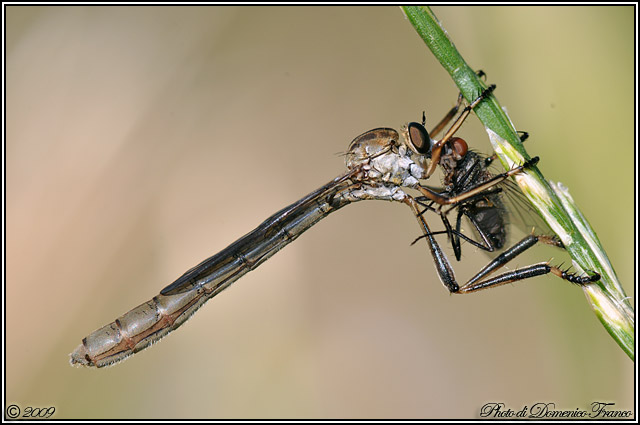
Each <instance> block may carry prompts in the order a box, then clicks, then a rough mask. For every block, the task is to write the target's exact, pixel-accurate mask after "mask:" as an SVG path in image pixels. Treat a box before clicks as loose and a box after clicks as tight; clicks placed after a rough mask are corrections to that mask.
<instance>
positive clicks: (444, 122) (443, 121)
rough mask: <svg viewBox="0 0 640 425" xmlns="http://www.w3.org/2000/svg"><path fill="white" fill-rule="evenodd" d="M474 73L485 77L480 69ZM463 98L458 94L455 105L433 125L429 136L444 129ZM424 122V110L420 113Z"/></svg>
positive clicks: (454, 114)
mask: <svg viewBox="0 0 640 425" xmlns="http://www.w3.org/2000/svg"><path fill="white" fill-rule="evenodd" d="M476 74H477V75H478V77H480V78H482V77H486V74H485V73H484V71H482V70H479V71H478V72H476ZM463 99H464V97H462V93H460V94H458V101H457V102H456V105H455V106H454V107H453V108H451V109H450V110H449V112H447V115H445V116H444V118H442V119H441V120H440V122H439V123H438V124H436V126H435V127H433V129H432V130H431V131H430V132H429V134H430V135H431V136H436V135H437V134H439V133H440V132H441V131H442V130H444V128H445V127H446V126H447V124H449V123H450V122H451V120H452V119H453V117H455V116H456V114H457V113H458V111H459V110H460V106H462V100H463ZM425 123H426V118H425V116H424V112H423V113H422V125H425Z"/></svg>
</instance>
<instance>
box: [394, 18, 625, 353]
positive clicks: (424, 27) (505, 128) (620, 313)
mask: <svg viewBox="0 0 640 425" xmlns="http://www.w3.org/2000/svg"><path fill="white" fill-rule="evenodd" d="M402 10H403V12H404V13H405V15H406V16H407V18H408V19H409V21H410V22H411V24H412V25H413V27H414V28H415V29H416V31H417V32H418V34H419V35H420V37H421V38H422V40H423V41H424V42H425V44H426V45H427V46H428V47H429V49H431V52H432V53H433V55H434V56H435V57H436V58H437V59H438V61H439V62H440V64H441V65H442V66H443V67H444V68H445V69H446V70H447V72H448V73H449V74H450V75H451V77H452V79H453V80H454V82H455V83H456V85H457V86H458V88H459V89H460V92H461V93H462V95H463V96H464V97H465V99H467V101H469V102H470V101H472V100H473V99H475V98H476V97H477V96H478V95H479V94H480V93H481V92H482V91H483V90H484V89H485V86H484V84H483V83H482V81H481V80H480V78H479V77H478V76H477V75H476V73H475V71H474V70H473V69H471V68H470V67H469V65H467V63H466V62H465V60H464V59H463V58H462V56H461V55H460V53H459V52H458V50H457V49H456V47H455V46H454V44H453V42H452V41H451V40H450V39H449V37H448V36H447V34H446V32H445V31H444V29H443V28H442V25H441V24H440V22H439V21H438V19H437V18H436V17H435V15H434V14H433V12H432V11H431V9H429V8H428V7H423V6H403V7H402ZM474 111H475V113H476V115H477V116H478V119H479V120H480V121H481V122H482V124H483V125H484V126H485V129H486V131H487V133H488V134H489V139H490V141H491V144H492V146H493V149H494V151H495V152H496V154H497V155H498V158H499V159H500V161H501V162H502V164H503V165H504V167H505V169H507V170H508V169H511V168H513V167H514V166H517V165H520V164H522V163H523V162H524V161H526V160H527V159H529V158H530V157H529V155H528V154H527V152H526V151H525V149H524V147H523V146H522V143H521V142H520V138H519V136H518V133H517V132H516V129H515V128H514V126H513V124H512V123H511V120H510V118H509V117H508V116H507V114H506V112H505V111H504V110H503V109H502V108H501V107H500V105H499V104H498V101H497V99H496V98H495V96H493V95H492V96H490V97H489V98H487V99H486V101H484V102H482V103H481V104H480V105H478V106H477V107H476V108H475V109H474ZM515 180H516V182H517V183H518V185H519V186H520V188H521V190H522V191H523V192H524V194H525V195H526V196H527V198H528V199H529V200H530V201H531V203H532V204H533V206H534V207H535V209H536V210H537V211H538V212H539V213H540V215H541V216H542V217H543V218H544V220H545V221H546V222H547V224H549V226H550V227H551V229H553V231H554V232H556V234H557V235H558V236H559V237H560V239H561V240H562V242H563V244H564V246H565V248H566V250H567V251H568V252H569V255H570V256H571V258H572V259H573V265H574V267H575V268H576V269H577V270H578V272H581V273H584V271H585V270H592V271H595V272H597V273H599V274H600V276H601V279H600V280H599V281H598V282H595V283H592V284H587V285H583V286H582V288H583V290H584V293H585V296H586V297H587V300H588V301H589V303H590V305H591V307H592V309H593V311H594V312H595V313H596V316H597V317H598V319H599V320H600V322H601V323H602V324H603V325H604V327H605V328H606V330H607V331H608V332H609V334H610V335H611V336H612V337H613V338H614V340H615V341H616V342H617V343H618V345H620V347H621V348H622V349H623V350H624V352H625V353H627V355H628V356H629V357H630V358H631V359H632V360H633V359H634V334H635V320H634V312H633V308H632V307H631V304H630V303H629V298H628V297H627V296H626V294H625V293H624V290H623V289H622V286H621V285H620V282H619V281H618V278H617V276H616V274H615V271H614V269H613V266H612V265H611V262H610V261H609V259H608V257H607V255H606V253H605V252H604V250H603V249H602V245H601V244H600V241H599V240H598V237H597V236H596V234H595V232H594V231H593V230H592V228H591V226H590V225H589V222H588V221H587V220H586V218H585V217H584V216H583V215H582V213H581V212H580V210H579V209H578V207H577V205H576V204H575V202H574V201H573V199H572V198H571V196H570V195H569V192H568V189H567V188H565V187H564V186H563V185H562V184H561V183H558V184H554V183H552V182H548V181H547V180H545V178H544V176H543V175H542V173H540V171H539V170H538V169H537V168H536V167H533V168H531V169H529V170H527V172H525V173H522V174H519V175H517V176H516V177H515Z"/></svg>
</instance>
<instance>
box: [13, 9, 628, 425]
mask: <svg viewBox="0 0 640 425" xmlns="http://www.w3.org/2000/svg"><path fill="white" fill-rule="evenodd" d="M434 12H435V13H436V15H437V16H438V17H439V18H440V19H441V21H442V22H443V24H444V26H445V28H446V29H447V31H448V32H449V34H450V36H451V37H452V39H453V40H454V42H455V44H456V45H457V47H458V48H459V50H460V51H461V53H462V54H463V56H464V57H465V58H466V59H467V61H468V62H469V64H470V65H471V66H472V67H474V68H478V69H479V68H481V69H483V70H485V71H486V72H487V74H488V82H490V83H495V84H497V86H498V89H497V92H496V95H497V97H498V99H499V101H500V102H501V103H502V105H504V106H506V107H507V108H508V109H509V112H510V115H511V118H512V119H513V121H514V123H515V125H516V127H517V128H518V129H523V130H527V131H529V132H530V133H531V138H530V140H529V141H527V149H528V151H529V153H530V154H531V155H539V156H540V157H541V158H542V160H541V164H540V169H541V170H542V172H543V173H544V174H545V176H546V177H547V178H549V179H551V180H555V181H562V182H563V183H564V184H566V185H567V186H568V187H569V188H570V189H571V193H572V194H573V196H574V197H575V199H576V200H577V202H578V203H579V205H580V206H581V207H582V209H583V212H584V213H585V215H586V216H587V217H588V219H589V220H590V222H591V223H592V225H593V227H594V228H595V230H596V231H597V233H598V235H599V237H600V239H601V241H602V243H603V244H604V247H605V249H606V250H607V251H608V254H609V255H610V258H611V260H612V262H613V265H614V267H615V268H616V270H617V273H618V275H619V277H620V279H621V281H622V283H623V285H624V287H625V290H626V291H627V294H628V295H629V296H631V297H635V293H634V204H633V202H634V189H633V178H634V174H633V169H634V39H635V36H634V14H633V8H632V7H530V8H525V7H434ZM6 34H7V66H6V69H7V97H6V102H7V130H6V135H7V146H6V151H7V256H6V263H7V275H6V276H7V285H6V296H7V298H6V307H7V309H6V331H7V334H6V366H7V375H6V376H7V380H6V389H7V393H6V401H7V403H9V404H11V403H15V404H17V405H19V406H21V407H23V408H24V407H27V406H36V407H45V406H55V407H56V409H57V412H56V416H54V417H56V418H276V417H277V418H335V417H345V418H388V417H391V418H417V417H421V418H473V417H477V416H478V412H479V410H480V408H481V407H482V405H484V404H485V403H487V402H503V403H505V404H506V407H508V408H511V409H513V410H519V409H521V408H522V407H524V406H531V405H532V404H534V403H537V402H553V403H555V406H556V409H562V410H575V409H589V408H590V404H591V403H592V402H594V401H605V402H613V403H615V406H614V408H616V409H624V410H632V411H633V409H634V387H633V371H634V369H633V363H632V362H631V361H630V360H629V359H628V358H627V357H626V356H625V354H624V353H623V352H622V351H621V350H620V348H618V346H617V345H616V344H615V343H614V342H613V340H612V339H611V338H610V337H609V336H608V334H607V333H606V331H605V330H604V328H603V327H602V326H601V325H600V323H599V322H598V320H597V319H596V317H595V316H594V314H593V313H592V312H591V310H590V309H589V307H588V305H587V303H586V302H585V299H584V296H583V294H582V291H581V290H580V289H579V288H577V287H575V286H573V285H569V284H566V283H563V282H561V281H560V280H559V279H557V278H553V277H542V278H538V279H536V280H534V281H530V282H529V283H527V284H519V285H512V286H507V287H503V288H500V289H496V290H493V291H486V292H483V293H479V294H477V295H472V296H465V297H462V296H460V297H459V296H450V295H449V294H448V292H447V291H446V290H445V289H444V288H443V287H442V285H441V284H440V282H439V281H438V279H437V277H436V274H435V271H434V267H433V264H432V261H431V258H430V256H429V254H428V252H427V248H426V247H425V245H424V244H418V245H417V246H410V242H411V241H412V240H413V239H414V238H415V237H416V236H418V235H419V229H418V227H417V225H416V223H415V220H414V218H413V217H412V216H411V213H410V211H409V210H408V209H407V208H404V207H403V206H401V205H394V204H390V203H381V202H379V203H376V202H370V203H365V202H363V203H359V204H356V205H353V206H349V207H346V208H345V209H343V210H341V211H340V212H338V213H336V214H334V215H332V216H330V217H329V218H327V219H325V220H324V221H322V222H321V223H319V224H318V225H317V226H316V227H315V228H313V229H311V230H310V231H309V232H307V233H306V234H305V235H303V236H302V237H301V238H300V239H298V240H297V241H296V242H295V243H293V244H292V245H291V246H289V247H287V248H286V249H285V250H283V251H282V252H280V253H279V254H278V255H276V256H275V257H273V258H272V259H271V260H269V261H268V262H266V263H265V264H264V265H262V266H261V267H260V268H259V269H258V270H257V271H255V272H253V273H250V274H249V275H247V276H246V277H244V278H242V279H241V280H240V281H239V282H238V283H236V284H235V285H234V286H233V287H232V288H231V289H230V290H228V291H226V292H224V293H223V294H222V295H220V296H219V297H217V298H216V299H215V300H213V301H211V302H210V303H209V304H208V305H207V306H206V307H205V308H203V309H202V310H201V311H200V312H199V313H198V314H197V315H196V316H195V317H194V318H193V319H192V320H191V321H190V322H189V323H188V324H187V325H185V326H184V327H182V328H181V329H180V330H179V331H177V332H176V333H175V334H172V335H171V336H169V337H168V338H166V339H165V340H163V341H162V343H161V344H159V346H158V347H154V348H152V349H149V350H146V351H144V352H142V353H140V354H138V355H136V356H134V357H133V358H131V359H129V360H127V361H126V362H124V363H122V364H119V365H117V366H116V367H112V368H108V369H103V370H88V369H76V368H72V367H70V366H69V364H68V353H70V352H71V351H72V350H73V349H74V348H75V347H76V345H77V344H79V343H80V341H81V339H82V338H83V337H84V336H85V335H87V334H88V333H89V332H91V331H93V330H94V329H96V328H98V327H100V326H102V325H104V324H106V323H108V322H110V321H112V320H113V319H115V318H116V317H117V316H119V315H120V314H122V313H124V312H126V311H128V310H129V309H130V308H132V307H135V306H137V305H138V304H140V303H142V302H144V301H146V300H147V299H149V298H151V297H152V296H154V295H156V294H157V293H158V292H159V290H160V289H162V288H163V287H164V286H165V285H166V284H168V283H170V282H171V281H173V280H174V279H175V278H177V277H178V276H179V275H180V274H182V273H183V272H184V271H185V270H187V269H188V268H190V267H191V266H193V265H195V264H196V263H198V262H199V261H201V260H203V259H204V258H206V257H208V256H210V255H212V254H214V253H216V252H217V251H219V250H220V249H222V248H224V247H226V246H227V245H228V244H229V243H231V242H233V241H234V240H235V239H236V238H238V237H240V236H242V235H243V234H245V233H246V232H248V231H250V230H251V229H253V228H254V227H255V226H256V225H258V224H259V223H260V222H262V220H263V219H265V218H266V217H267V216H269V215H270V214H272V213H273V212H275V211H277V210H278V209H280V208H282V207H284V206H285V205H287V204H289V203H291V202H293V201H295V200H297V199H298V198H300V197H302V196H303V195H305V194H306V193H308V192H310V191H312V190H313V189H315V188H317V187H318V186H320V185H322V184H324V183H326V182H327V181H328V180H330V179H332V178H333V177H335V176H336V175H338V174H339V173H341V172H342V171H343V169H344V165H343V158H342V157H341V156H340V153H342V152H344V151H345V149H346V147H347V145H348V143H349V142H350V140H351V139H352V138H353V137H355V136H356V135H358V134H360V133H362V132H363V131H366V130H368V129H371V128H374V127H380V126H389V127H395V128H398V127H400V125H402V124H403V123H404V122H407V121H410V120H418V119H419V118H420V116H421V113H422V111H423V110H426V112H427V119H428V120H430V122H432V123H434V122H435V121H437V120H438V119H439V118H440V117H441V116H442V115H443V114H444V113H445V112H446V111H447V110H448V108H450V107H451V106H452V105H453V103H454V102H455V99H456V96H457V91H456V88H455V86H454V84H453V83H452V81H451V80H450V78H449V77H448V75H447V74H446V73H445V71H443V70H442V68H440V66H439V65H438V64H437V62H436V61H435V59H434V58H433V57H432V56H431V54H430V52H429V51H428V50H427V49H426V48H425V46H424V45H423V43H422V41H421V40H420V39H419V38H418V36H417V35H416V34H415V32H414V30H413V28H412V27H411V25H410V24H409V23H408V21H407V20H406V19H405V18H404V16H403V15H402V13H401V11H400V10H399V9H398V8H397V7H368V8H367V7H359V8H346V7H15V6H9V7H8V8H7V22H6ZM460 135H462V136H464V137H465V138H466V139H467V140H469V141H470V142H471V143H472V144H473V146H474V147H476V148H477V149H479V150H481V151H484V152H488V151H489V143H488V140H487V137H486V133H484V131H483V129H482V127H481V126H480V125H479V124H478V122H477V120H476V119H475V118H474V117H472V118H471V119H470V120H468V123H467V124H465V126H464V127H463V129H462V130H461V132H460ZM533 251H534V252H532V253H531V254H530V255H529V256H528V257H526V258H522V259H520V260H519V262H518V264H519V265H525V264H529V263H533V262H537V261H542V260H547V259H549V258H552V257H553V258H554V262H557V263H559V262H562V261H568V259H567V258H568V257H566V256H565V254H564V253H562V252H561V251H558V250H546V249H542V248H541V249H535V250H533ZM463 254H464V262H463V263H461V264H455V265H454V266H455V268H456V272H457V276H458V278H459V279H460V280H461V281H464V280H466V279H468V278H469V277H470V276H471V275H472V274H473V272H474V271H477V270H478V269H479V267H481V266H482V265H483V264H484V263H486V262H487V260H488V257H487V256H486V255H484V254H482V253H480V252H476V250H475V249H473V248H471V247H469V246H468V245H466V246H465V247H464V249H463ZM634 413H635V412H634Z"/></svg>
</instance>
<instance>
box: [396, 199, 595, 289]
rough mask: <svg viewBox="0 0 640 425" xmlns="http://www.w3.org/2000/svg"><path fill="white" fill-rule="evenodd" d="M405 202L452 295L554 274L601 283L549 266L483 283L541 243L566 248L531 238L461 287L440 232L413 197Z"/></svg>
mask: <svg viewBox="0 0 640 425" xmlns="http://www.w3.org/2000/svg"><path fill="white" fill-rule="evenodd" d="M403 202H404V203H406V204H407V205H408V206H409V207H410V208H411V209H412V210H413V213H414V215H415V216H416V219H417V220H418V223H419V224H420V227H421V228H422V232H423V233H424V238H425V239H426V241H427V245H428V247H429V250H430V251H431V256H432V257H433V261H434V264H435V266H436V271H437V272H438V277H439V278H440V281H441V282H442V283H443V284H444V286H445V287H446V288H447V289H448V290H449V292H451V293H461V294H465V293H469V292H476V291H480V290H482V289H487V288H493V287H497V286H501V285H504V284H506V283H511V282H517V281H520V280H524V279H528V278H531V277H535V276H541V275H544V274H548V273H553V274H554V275H556V276H558V277H559V278H561V279H564V280H567V281H569V282H571V283H575V284H579V285H584V284H587V283H590V282H596V281H598V280H600V275H599V274H598V273H596V272H592V274H590V275H586V276H579V275H576V274H575V273H570V272H568V271H567V270H562V269H560V268H559V267H557V266H552V265H550V264H549V263H548V262H543V263H538V264H533V265H531V266H527V267H522V268H519V269H516V270H513V271H510V272H505V273H501V274H499V275H497V276H495V277H493V278H490V279H486V280H482V279H483V278H485V277H488V276H490V275H491V274H493V273H494V272H495V271H496V270H497V269H498V268H499V267H502V266H504V265H505V264H507V263H508V262H509V261H511V260H513V259H514V258H515V257H517V256H518V255H520V254H522V253H523V252H524V251H526V250H527V249H529V248H531V247H532V246H534V245H535V244H537V243H538V242H542V243H545V244H548V245H553V246H557V247H563V245H562V242H560V241H559V240H558V239H557V238H554V237H549V236H536V235H529V236H527V237H525V238H524V239H522V240H521V241H520V242H518V243H516V244H515V245H514V246H512V247H511V248H509V249H507V250H506V251H504V252H503V253H502V254H500V255H499V256H498V257H496V258H495V259H494V260H493V261H491V262H490V263H489V264H487V265H486V266H485V267H484V268H483V269H482V270H480V271H479V272H478V273H477V274H476V275H475V276H473V277H472V278H471V279H470V280H469V281H468V282H467V283H465V284H464V285H463V286H462V287H461V286H460V285H459V284H458V282H457V281H456V277H455V273H454V272H453V268H452V267H451V263H450V262H449V259H448V258H447V256H446V255H445V253H444V252H443V251H442V248H441V247H440V245H439V244H438V242H437V241H436V239H435V234H436V233H437V232H432V231H431V229H430V228H429V225H428V224H427V222H426V220H425V219H424V216H423V215H422V214H420V210H419V204H418V202H417V201H416V200H415V199H414V198H413V197H411V196H407V197H406V198H405V199H404V201H403Z"/></svg>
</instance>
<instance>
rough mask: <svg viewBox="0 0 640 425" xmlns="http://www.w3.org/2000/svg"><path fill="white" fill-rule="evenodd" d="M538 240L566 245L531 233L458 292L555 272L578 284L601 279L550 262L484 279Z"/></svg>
mask: <svg viewBox="0 0 640 425" xmlns="http://www.w3.org/2000/svg"><path fill="white" fill-rule="evenodd" d="M538 242H542V243H545V244H547V245H553V246H557V247H561V248H563V247H564V246H563V244H562V242H560V240H559V239H558V238H556V237H549V236H536V235H529V236H527V237H525V238H524V239H522V240H521V241H520V242H518V243H516V244H515V245H513V246H512V247H511V248H509V249H507V250H506V251H505V252H503V253H502V254H500V255H498V256H497V257H496V258H495V259H494V260H493V261H491V262H490V263H489V264H487V265H486V266H485V267H484V268H483V269H482V270H480V271H479V272H478V273H477V274H476V275H475V276H473V277H472V278H471V279H470V280H469V281H468V282H467V283H465V284H464V285H463V286H461V287H460V288H459V290H458V293H459V294H466V293H469V292H476V291H480V290H482V289H487V288H495V287H497V286H501V285H504V284H506V283H511V282H517V281H520V280H525V279H528V278H531V277H535V276H542V275H545V274H548V273H553V274H554V275H556V276H558V277H559V278H561V279H564V280H567V281H569V282H571V283H575V284H578V285H585V284H587V283H591V282H597V281H598V280H600V275H599V274H598V273H596V272H592V274H589V275H584V276H579V275H577V274H575V273H570V272H569V271H568V270H562V269H560V268H559V267H557V266H553V265H551V264H549V263H548V262H543V263H538V264H533V265H530V266H527V267H522V268H518V269H516V270H513V271H510V272H505V273H501V274H499V275H497V276H495V277H493V278H490V279H486V280H482V279H483V278H485V277H487V276H489V275H491V274H493V273H494V272H495V270H496V269H498V268H499V267H502V266H503V265H505V264H507V263H508V262H509V261H511V260H512V259H514V258H515V257H517V256H518V255H520V254H522V253H523V252H524V251H526V250H527V249H529V248H531V247H532V246H534V245H535V244H536V243H538Z"/></svg>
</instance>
